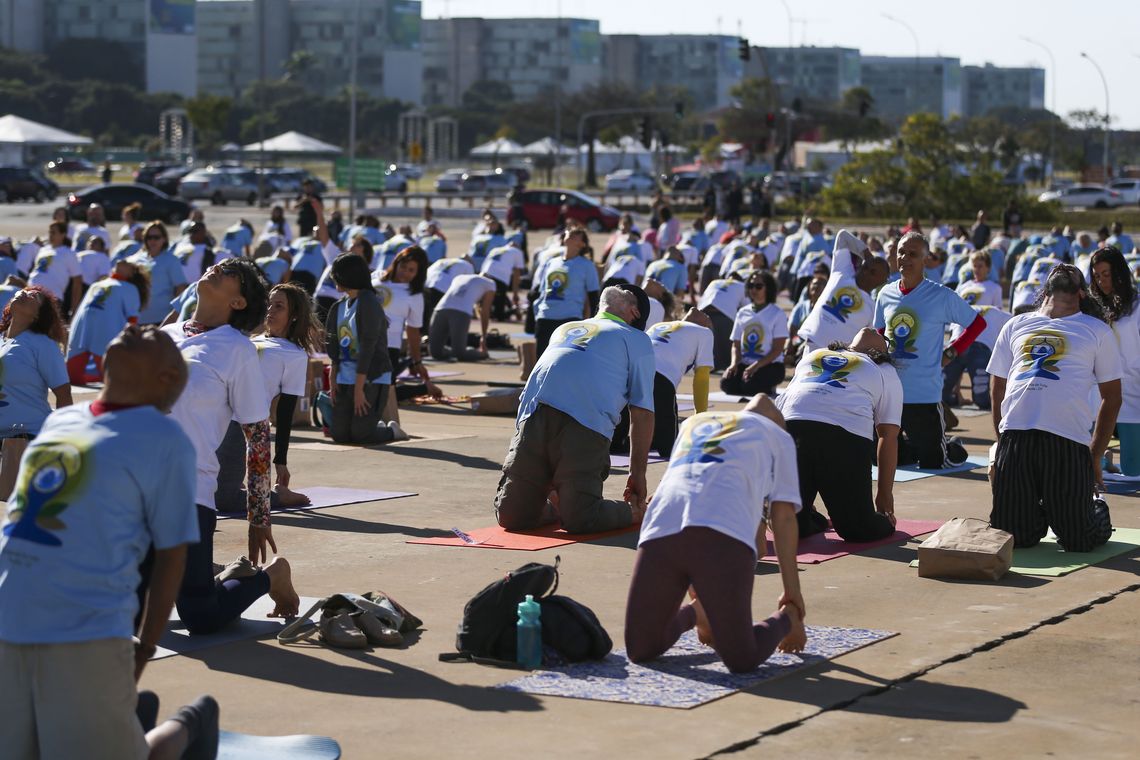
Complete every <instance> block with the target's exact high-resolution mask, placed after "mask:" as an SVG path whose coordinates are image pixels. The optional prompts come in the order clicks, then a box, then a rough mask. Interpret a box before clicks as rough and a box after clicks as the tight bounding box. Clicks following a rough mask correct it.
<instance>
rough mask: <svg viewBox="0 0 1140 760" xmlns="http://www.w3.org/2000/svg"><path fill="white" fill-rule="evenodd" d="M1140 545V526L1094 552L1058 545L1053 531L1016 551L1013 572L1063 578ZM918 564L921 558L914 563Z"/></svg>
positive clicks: (1115, 533) (1123, 531) (1125, 530)
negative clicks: (1066, 549)
mask: <svg viewBox="0 0 1140 760" xmlns="http://www.w3.org/2000/svg"><path fill="white" fill-rule="evenodd" d="M1137 548H1140V528H1115V529H1113V531H1112V538H1110V539H1109V540H1108V543H1106V544H1102V545H1101V546H1098V547H1096V548H1095V549H1093V550H1092V551H1091V552H1067V551H1063V550H1062V549H1061V547H1060V546H1058V545H1057V537H1056V536H1054V535H1053V532H1052V531H1050V532H1049V534H1048V535H1047V536H1045V538H1043V539H1041V543H1039V544H1037V546H1033V547H1030V548H1029V549H1014V550H1013V566H1012V567H1010V568H1009V571H1010V572H1011V573H1021V574H1022V575H1044V576H1047V577H1050V578H1059V577H1061V576H1062V575H1068V574H1069V573H1071V572H1074V571H1076V570H1080V569H1081V568H1083V567H1088V566H1089V565H1096V564H1098V563H1100V562H1104V561H1105V560H1106V559H1112V558H1113V557H1116V556H1118V555H1121V554H1124V553H1125V552H1129V551H1132V550H1133V549H1137ZM910 566H911V567H918V560H915V561H914V562H911V563H910Z"/></svg>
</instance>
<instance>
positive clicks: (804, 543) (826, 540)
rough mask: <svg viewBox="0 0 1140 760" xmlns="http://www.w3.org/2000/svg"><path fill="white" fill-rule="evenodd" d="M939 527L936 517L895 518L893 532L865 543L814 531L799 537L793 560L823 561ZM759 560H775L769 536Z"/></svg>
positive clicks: (902, 539) (901, 540)
mask: <svg viewBox="0 0 1140 760" xmlns="http://www.w3.org/2000/svg"><path fill="white" fill-rule="evenodd" d="M940 527H942V523H941V521H938V520H899V521H898V524H897V525H896V526H895V533H894V535H893V536H887V537H886V538H883V539H880V540H878V541H871V542H868V543H865V544H857V543H852V542H850V541H844V540H843V539H842V538H840V537H839V534H838V533H836V532H835V531H834V530H830V529H829V530H828V531H827V532H826V533H817V534H815V535H814V536H809V537H807V538H805V539H802V540H801V541H800V546H799V551H797V552H796V561H797V562H800V563H802V564H806V565H817V564H819V563H820V562H827V561H828V560H829V559H836V558H838V557H846V556H847V555H848V554H854V553H857V552H864V551H867V550H868V549H874V548H876V547H879V546H889V545H891V544H901V543H904V542H905V541H906V540H907V539H910V538H914V537H915V536H921V535H922V534H923V533H932V532H934V531H936V530H938V529H939V528H940ZM762 561H764V562H775V561H776V549H775V547H774V546H773V545H772V538H771V536H769V537H768V546H767V548H766V550H765V553H764V557H763V558H762Z"/></svg>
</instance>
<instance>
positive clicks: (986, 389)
mask: <svg viewBox="0 0 1140 760" xmlns="http://www.w3.org/2000/svg"><path fill="white" fill-rule="evenodd" d="M989 363H990V347H989V346H983V345H982V344H981V343H978V342H976V341H975V342H974V343H972V344H971V345H970V347H969V348H967V349H966V353H964V354H962V355H961V356H956V357H954V359H953V361H951V362H950V363H949V364H947V365H946V366H945V367H943V368H942V378H943V383H942V403H943V404H945V405H947V406H950V405H952V404H953V403H954V391H956V390H958V386H959V384H961V382H962V373H963V372H968V373H969V374H970V390H971V391H972V394H973V400H974V405H975V406H977V407H978V408H979V409H989V408H990V375H989V373H988V372H986V365H987V364H989Z"/></svg>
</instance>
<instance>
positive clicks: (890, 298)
mask: <svg viewBox="0 0 1140 760" xmlns="http://www.w3.org/2000/svg"><path fill="white" fill-rule="evenodd" d="M899 285H900V283H899V282H892V283H890V284H889V285H886V286H885V287H884V288H883V289H882V290H881V291H880V292H879V297H878V299H877V300H876V301H875V327H876V328H877V329H880V330H883V331H884V335H886V338H887V341H888V343H889V344H890V353H891V358H892V359H894V362H895V369H897V370H898V373H899V380H901V381H902V386H903V401H904V403H907V404H933V403H936V402H938V401H940V400H941V399H942V340H943V337H944V336H945V334H946V326H947V325H948V324H951V323H953V324H958V325H961V326H962V327H968V326H969V325H970V323H972V322H973V321H974V319H975V318H976V317H977V316H978V315H977V314H976V313H975V312H974V310H973V309H972V308H970V305H969V304H968V303H966V302H965V301H964V300H963V299H962V297H961V296H960V295H958V294H957V293H955V292H954V291H953V290H950V289H949V288H945V287H942V286H941V285H938V284H936V283H933V282H931V281H930V280H922V281H921V282H920V283H919V284H918V286H917V287H915V289H914V290H912V291H910V292H909V293H907V294H906V295H903V294H902V290H901V289H900V287H899Z"/></svg>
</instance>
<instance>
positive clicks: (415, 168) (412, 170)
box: [388, 164, 424, 179]
mask: <svg viewBox="0 0 1140 760" xmlns="http://www.w3.org/2000/svg"><path fill="white" fill-rule="evenodd" d="M388 169H389V171H397V172H399V173H400V174H402V175H404V176H405V177H407V178H408V179H420V178H421V177H423V176H424V168H423V167H422V166H420V165H419V164H392V165H391V166H389V167H388Z"/></svg>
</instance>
